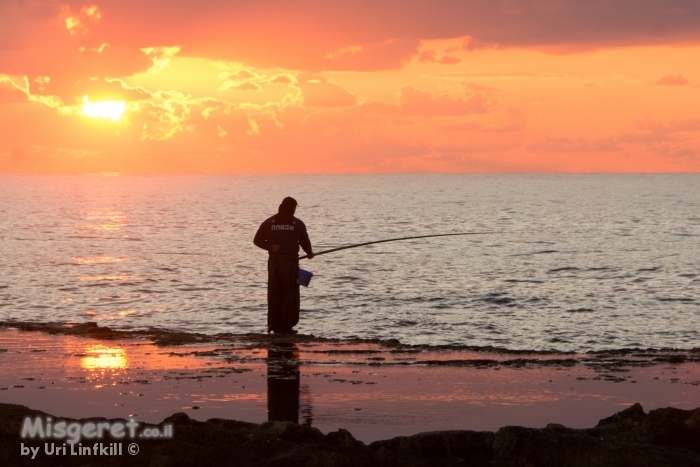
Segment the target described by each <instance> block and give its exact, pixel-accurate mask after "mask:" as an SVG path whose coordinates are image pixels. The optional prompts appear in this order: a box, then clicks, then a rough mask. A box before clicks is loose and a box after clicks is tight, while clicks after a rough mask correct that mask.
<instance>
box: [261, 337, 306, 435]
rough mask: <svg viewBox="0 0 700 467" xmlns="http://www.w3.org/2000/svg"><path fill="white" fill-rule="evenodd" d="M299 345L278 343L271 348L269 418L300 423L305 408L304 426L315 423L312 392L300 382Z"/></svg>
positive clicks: (269, 351)
mask: <svg viewBox="0 0 700 467" xmlns="http://www.w3.org/2000/svg"><path fill="white" fill-rule="evenodd" d="M300 379H301V376H300V372H299V348H298V347H297V346H296V345H295V344H285V343H278V344H276V345H275V347H271V348H268V350H267V418H268V420H269V421H271V422H272V421H285V422H294V423H299V412H300V409H301V413H302V417H303V419H304V420H303V423H302V424H303V425H309V426H310V425H311V422H312V414H311V405H310V404H308V403H307V404H303V406H302V404H301V403H300V400H302V399H303V400H305V401H306V402H308V397H309V394H308V391H307V390H306V387H301V385H300Z"/></svg>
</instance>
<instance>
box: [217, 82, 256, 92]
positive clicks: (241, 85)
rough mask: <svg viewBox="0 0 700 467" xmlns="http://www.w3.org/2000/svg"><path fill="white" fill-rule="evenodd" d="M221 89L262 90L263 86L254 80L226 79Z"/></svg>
mask: <svg viewBox="0 0 700 467" xmlns="http://www.w3.org/2000/svg"><path fill="white" fill-rule="evenodd" d="M219 89H220V90H222V91H227V90H232V91H260V90H261V89H262V86H260V85H259V84H258V83H254V82H252V81H243V82H236V81H226V82H225V83H224V84H222V85H221V87H220V88H219Z"/></svg>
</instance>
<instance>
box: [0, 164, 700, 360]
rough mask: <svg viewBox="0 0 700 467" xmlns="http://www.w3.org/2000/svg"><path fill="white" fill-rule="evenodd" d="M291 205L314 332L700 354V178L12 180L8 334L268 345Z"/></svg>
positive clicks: (0, 214)
mask: <svg viewBox="0 0 700 467" xmlns="http://www.w3.org/2000/svg"><path fill="white" fill-rule="evenodd" d="M285 196H292V197H294V198H296V199H297V201H298V202H299V207H298V209H297V217H299V218H300V219H302V220H303V221H304V222H305V223H306V225H307V227H308V231H309V235H310V238H311V241H312V243H313V245H314V250H315V251H316V252H321V251H324V250H327V249H332V248H337V247H341V246H345V245H351V244H356V243H362V242H369V241H375V240H383V239H390V238H396V237H406V236H417V235H431V234H446V233H462V232H467V233H470V234H472V235H466V236H450V237H437V238H426V239H418V240H407V241H400V242H389V243H382V244H377V245H371V246H365V247H359V248H353V249H348V250H344V251H339V252H336V253H329V254H327V255H320V256H318V257H316V258H314V259H312V260H302V261H301V263H300V265H301V267H302V268H303V269H306V270H309V271H311V272H313V274H314V276H313V279H312V280H311V284H310V286H309V287H308V288H303V287H302V291H301V292H302V312H301V321H300V323H299V325H298V326H297V329H298V330H299V332H300V333H303V334H313V335H315V336H317V337H326V338H340V339H349V338H363V339H398V340H399V341H401V342H404V343H407V344H429V345H460V346H478V347H488V346H492V347H499V348H504V349H513V350H516V349H517V350H553V351H562V352H569V351H575V352H585V351H597V350H605V349H621V348H656V349H660V348H677V349H690V348H695V347H698V340H699V338H700V174H678V175H675V174H654V175H633V174H629V175H612V174H610V175H608V174H596V175H540V174H537V175H522V174H512V175H511V174H507V175H493V174H489V175H120V174H94V175H9V174H4V175H0V321H18V322H65V323H76V322H87V321H93V322H96V323H97V324H98V325H100V326H107V327H110V328H115V329H147V328H152V327H155V328H160V329H170V330H177V331H186V332H197V333H205V334H215V333H224V332H226V333H237V334H240V333H261V332H265V331H266V310H267V305H266V290H267V272H266V271H267V270H266V268H267V252H265V251H263V250H260V249H258V248H257V247H255V246H254V245H253V236H254V235H255V232H256V230H257V228H258V226H259V225H260V223H261V222H263V221H264V220H265V219H266V218H268V217H269V216H271V215H273V214H275V213H276V212H277V206H278V205H279V203H280V202H281V200H282V199H283V198H284V197H285Z"/></svg>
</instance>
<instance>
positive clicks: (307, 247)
mask: <svg viewBox="0 0 700 467" xmlns="http://www.w3.org/2000/svg"><path fill="white" fill-rule="evenodd" d="M302 226H303V228H302V229H301V232H300V235H299V245H301V248H302V249H303V250H304V252H305V253H306V254H307V255H308V257H309V259H311V258H313V257H314V251H313V249H312V248H311V240H309V234H308V232H307V231H306V225H303V224H302Z"/></svg>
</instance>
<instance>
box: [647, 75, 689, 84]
mask: <svg viewBox="0 0 700 467" xmlns="http://www.w3.org/2000/svg"><path fill="white" fill-rule="evenodd" d="M654 84H659V85H661V86H687V85H688V84H690V81H689V80H688V78H686V77H684V76H682V75H667V76H664V77H663V78H661V79H659V80H658V81H657V82H656V83H654Z"/></svg>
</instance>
